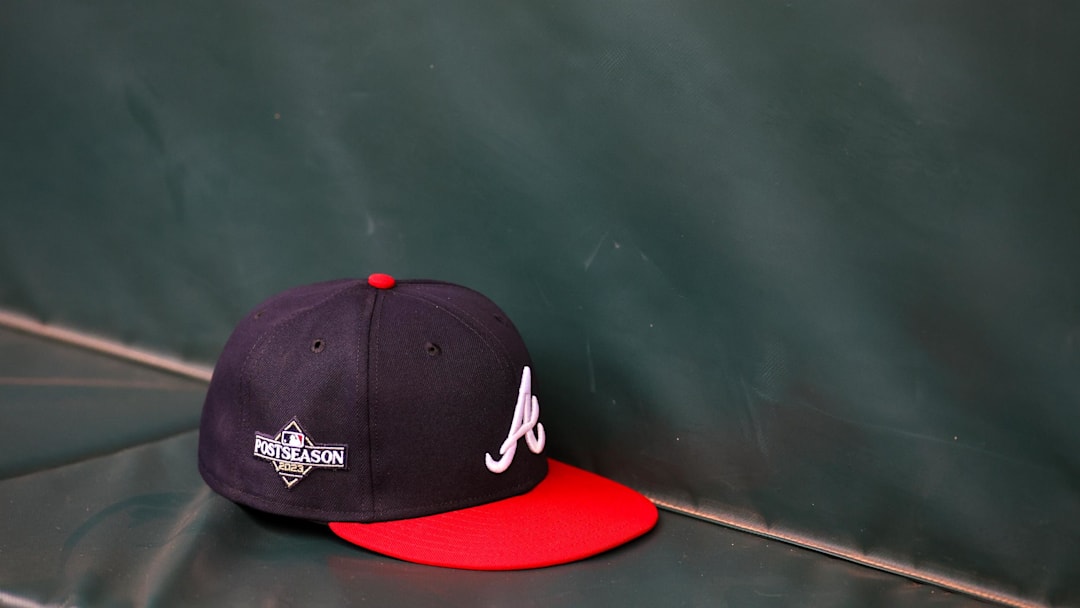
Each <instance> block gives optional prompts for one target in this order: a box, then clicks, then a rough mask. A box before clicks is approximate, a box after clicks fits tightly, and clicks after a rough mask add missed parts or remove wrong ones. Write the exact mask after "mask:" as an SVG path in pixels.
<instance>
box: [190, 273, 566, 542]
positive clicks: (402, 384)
mask: <svg viewBox="0 0 1080 608" xmlns="http://www.w3.org/2000/svg"><path fill="white" fill-rule="evenodd" d="M530 367H531V360H530V358H529V353H528V351H527V350H526V348H525V344H524V342H523V341H522V339H521V336H520V335H519V334H518V331H517V329H515V327H514V326H513V324H512V323H511V321H510V319H509V318H508V317H507V316H506V315H505V314H504V313H503V312H502V311H501V310H500V309H499V308H498V307H497V306H496V305H495V304H494V303H492V302H491V301H490V300H488V299H487V298H486V297H484V296H483V295H481V294H479V293H477V292H475V291H473V290H471V289H468V288H465V287H461V286H459V285H454V284H450V283H443V282H437V281H394V280H393V279H391V278H390V277H387V276H385V275H373V276H372V278H371V279H369V280H362V279H344V280H338V281H329V282H324V283H317V284H313V285H306V286H303V287H296V288H293V289H290V290H288V291H285V292H283V293H280V294H278V295H275V296H273V297H271V298H269V299H268V300H266V301H265V302H263V303H262V304H260V305H259V306H257V307H256V308H255V309H254V310H253V311H252V312H251V313H249V314H248V315H247V316H246V317H245V318H244V319H243V320H242V321H241V322H240V323H239V324H238V325H237V327H236V329H235V330H234V332H233V334H232V336H231V337H230V338H229V340H228V342H227V343H226V345H225V348H224V349H223V351H222V353H221V356H220V358H219V359H218V362H217V365H216V367H215V368H214V376H213V379H212V381H211V383H210V388H209V390H208V392H207V396H206V402H205V404H204V406H203V414H202V421H201V426H200V436H199V471H200V472H201V473H202V476H203V478H204V479H205V480H206V482H207V484H208V485H209V486H210V487H211V488H213V489H214V490H215V491H217V492H218V493H220V494H222V495H223V496H225V497H227V498H229V499H231V500H233V501H235V502H238V503H241V504H244V505H247V506H250V507H253V508H256V509H259V510H262V511H267V512H271V513H277V514H280V515H287V516H291V517H299V518H304V519H310V520H316V521H355V522H375V521H387V520H394V519H404V518H409V517H418V516H423V515H432V514H435V513H441V512H445V511H451V510H455V509H461V508H466V507H470V506H475V505H479V504H484V503H487V502H492V501H495V500H500V499H502V498H507V497H510V496H514V495H517V494H521V493H524V492H526V491H528V490H530V489H531V488H532V487H534V486H535V485H536V484H537V483H539V482H540V481H541V480H542V479H543V478H544V476H545V475H546V474H547V460H546V458H545V457H544V456H543V454H542V451H541V450H540V449H533V448H537V446H536V441H535V435H532V436H531V437H532V439H533V440H532V441H530V442H529V448H530V449H526V448H525V446H524V445H523V446H522V447H521V448H519V449H517V450H516V454H512V455H511V456H512V462H510V463H509V466H506V467H504V468H505V470H502V471H501V472H495V470H494V469H492V468H489V466H486V464H485V461H486V459H490V458H491V457H492V456H494V457H496V458H498V457H499V454H500V446H502V445H503V444H504V442H507V437H508V431H509V432H510V433H511V434H513V428H512V427H514V426H516V427H520V426H521V425H520V416H521V415H522V414H521V407H520V406H519V407H518V408H517V411H515V406H516V405H517V404H518V403H519V401H520V400H519V393H521V392H522V389H523V387H525V386H526V380H525V379H524V378H523V373H524V376H525V377H528V376H529V373H530V372H529V370H528V369H526V368H530ZM532 424H536V422H535V420H533V421H532ZM535 430H537V429H533V430H531V431H530V432H534V431H535ZM538 430H540V432H541V434H542V427H540V428H539V429H538ZM514 443H515V444H516V440H515V441H514ZM539 443H540V446H539V447H541V448H542V443H543V442H542V438H541V440H540V442H539ZM503 464H506V459H503Z"/></svg>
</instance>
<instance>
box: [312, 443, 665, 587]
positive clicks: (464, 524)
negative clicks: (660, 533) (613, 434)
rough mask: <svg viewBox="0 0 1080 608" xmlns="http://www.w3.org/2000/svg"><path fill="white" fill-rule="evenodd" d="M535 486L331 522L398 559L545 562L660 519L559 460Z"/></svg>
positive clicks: (454, 564)
mask: <svg viewBox="0 0 1080 608" xmlns="http://www.w3.org/2000/svg"><path fill="white" fill-rule="evenodd" d="M548 465H549V466H548V474H547V477H545V478H544V480H543V481H541V482H540V483H539V484H538V485H537V486H536V487H535V488H533V489H532V490H530V491H528V492H526V493H525V494H521V495H519V496H513V497H510V498H506V499H503V500H499V501H496V502H491V503H487V504H483V505H479V506H476V507H470V508H467V509H459V510H457V511H449V512H447V513H439V514H436V515H429V516H426V517H416V518H412V519H402V520H397V521H385V522H377V523H369V524H364V523H353V522H332V523H331V524H330V529H331V530H333V532H334V534H337V535H338V536H340V537H341V538H343V539H345V540H347V541H349V542H351V543H353V544H355V545H359V546H361V547H364V548H366V549H370V550H372V551H375V552H377V553H382V554H383V555H389V556H391V557H396V558H398V559H402V560H406V561H410V562H416V563H419V564H429V565H432V566H443V567H447V568H464V569H468V570H520V569H525V568H542V567H544V566H553V565H556V564H562V563H566V562H572V561H575V560H579V559H583V558H586V557H589V556H592V555H596V554H598V553H602V552H604V551H607V550H608V549H612V548H614V547H617V546H619V545H621V544H623V543H625V542H627V541H629V540H632V539H634V538H637V537H638V536H641V535H642V534H644V533H646V532H648V531H649V530H651V529H652V527H653V526H654V525H656V519H657V511H656V506H655V505H653V504H652V503H651V502H649V500H648V499H647V498H645V497H644V496H642V495H641V494H638V493H637V492H635V491H634V490H631V489H630V488H628V487H626V486H624V485H621V484H619V483H616V482H614V481H611V480H610V479H606V478H604V477H600V476H599V475H596V474H594V473H590V472H588V471H584V470H582V469H579V468H577V467H572V466H570V465H568V464H563V463H561V462H558V461H556V460H551V459H549V460H548Z"/></svg>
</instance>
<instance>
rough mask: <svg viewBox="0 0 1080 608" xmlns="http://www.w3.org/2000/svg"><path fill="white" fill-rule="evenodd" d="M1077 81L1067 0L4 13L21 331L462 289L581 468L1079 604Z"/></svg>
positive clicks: (184, 349) (3, 195) (176, 350)
mask: <svg viewBox="0 0 1080 608" xmlns="http://www.w3.org/2000/svg"><path fill="white" fill-rule="evenodd" d="M1078 75H1080V9H1078V8H1077V7H1076V6H1075V5H1073V4H1067V3H1052V2H1032V3H1005V2H929V1H927V2H906V3H884V4H875V5H870V3H864V2H849V3H843V2H818V3H806V2H776V3H771V2H770V3H762V2H728V1H724V2H704V1H703V2H689V1H677V2H651V3H646V2H627V1H607V2H570V1H565V2H547V3H523V2H517V3H507V2H494V1H492V2H484V1H481V0H466V1H464V2H453V3H422V2H412V1H411V0H409V1H404V2H393V3H370V2H358V3H346V4H345V5H342V4H340V3H331V2H296V3H290V2H277V1H275V2H250V3H245V2H239V1H234V0H229V1H226V2H183V3H181V2H170V3H158V4H154V5H153V6H146V5H145V3H140V2H119V1H107V2H97V3H91V4H86V3H77V2H23V1H18V2H7V3H4V4H2V5H0V204H2V205H3V211H4V213H3V216H2V220H0V307H3V308H7V309H10V310H17V311H22V312H25V313H29V314H32V315H34V316H36V317H38V318H40V319H43V320H45V321H48V322H50V323H56V324H61V325H65V326H69V327H75V328H81V329H84V330H89V331H92V332H95V333H99V334H104V335H107V336H111V337H113V338H116V339H119V340H122V341H124V342H126V343H130V344H133V345H136V346H140V347H148V348H152V349H156V350H161V351H166V352H170V353H173V354H175V355H178V356H180V357H183V358H185V359H188V360H192V361H196V362H203V363H210V362H212V361H213V360H214V359H215V358H216V356H217V353H218V351H219V349H220V347H221V345H222V344H223V342H224V340H225V338H226V337H227V335H228V333H229V331H230V330H231V328H232V325H233V323H235V322H236V320H237V319H238V318H239V317H240V316H241V315H242V314H243V312H244V311H246V310H247V309H249V308H250V307H252V306H254V305H255V304H256V303H257V302H258V301H259V300H261V299H263V298H265V297H266V296H269V295H271V294H272V293H274V292H276V291H278V290H281V289H283V288H285V287H288V286H291V285H295V284H299V283H306V282H312V281H316V280H322V279H328V278H335V277H340V276H364V275H366V274H368V273H370V272H389V273H392V274H395V275H397V276H399V277H426V278H439V279H446V280H451V281H456V282H461V283H464V284H467V285H469V286H472V287H475V288H477V289H479V290H481V291H483V292H484V293H486V294H487V295H489V296H490V297H492V299H494V300H495V301H496V302H498V303H499V304H500V305H502V306H503V308H505V309H506V310H507V312H508V313H509V314H510V315H511V316H512V317H513V319H514V320H515V322H516V323H517V324H518V326H519V328H520V329H521V330H522V332H523V334H524V336H525V338H526V341H527V342H528V344H529V345H530V348H531V350H532V351H533V355H534V358H535V359H536V367H537V375H538V394H539V395H540V396H541V397H542V399H543V401H544V404H545V409H544V419H545V426H546V427H547V428H548V431H549V435H550V446H551V450H552V451H553V453H554V454H555V455H556V456H559V457H561V458H564V459H566V460H569V461H571V462H574V463H576V464H580V465H583V466H586V467H588V468H592V469H594V470H598V471H600V472H602V473H604V474H607V475H609V476H612V477H615V478H617V479H620V480H622V481H624V482H627V483H629V484H631V485H633V486H634V487H636V488H638V489H641V490H642V491H644V492H646V493H648V494H649V495H650V496H652V497H654V498H657V499H659V500H662V501H664V502H665V503H669V504H671V505H674V506H676V507H677V508H682V509H689V510H693V511H695V512H697V513H699V514H700V515H703V516H705V517H718V518H722V519H729V520H730V519H740V520H742V521H746V522H752V523H753V524H754V525H757V526H760V527H763V528H769V529H771V530H775V531H777V532H782V533H785V534H794V535H802V536H804V537H806V538H808V539H811V540H816V541H819V542H825V543H831V544H833V545H837V546H843V547H848V548H850V549H851V550H852V551H853V552H855V553H860V554H866V555H868V556H872V557H876V558H882V559H889V560H892V561H895V562H897V563H900V564H906V565H908V566H909V567H914V568H918V569H920V570H921V571H924V572H931V573H938V574H941V575H945V576H951V577H955V578H957V579H960V580H963V581H966V582H969V583H971V584H976V585H984V586H986V587H988V588H992V589H997V590H1001V591H1003V592H1006V593H1010V594H1016V595H1019V596H1022V597H1028V598H1033V599H1037V600H1040V601H1052V602H1060V603H1065V604H1068V603H1072V604H1076V603H1080V585H1078V583H1077V581H1076V578H1075V573H1076V572H1078V571H1080V551H1077V546H1078V545H1080V450H1078V449H1077V447H1076V446H1077V445H1078V440H1080V236H1078V233H1080V143H1078V142H1080V114H1078V108H1080V77H1078ZM192 458H194V456H192Z"/></svg>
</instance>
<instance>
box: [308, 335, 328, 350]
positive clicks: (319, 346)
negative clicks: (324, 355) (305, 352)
mask: <svg viewBox="0 0 1080 608" xmlns="http://www.w3.org/2000/svg"><path fill="white" fill-rule="evenodd" d="M324 348H326V342H323V340H322V338H319V339H317V340H315V341H314V342H312V343H311V352H313V353H321V352H322V351H323V349H324Z"/></svg>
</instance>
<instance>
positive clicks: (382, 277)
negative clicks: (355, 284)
mask: <svg viewBox="0 0 1080 608" xmlns="http://www.w3.org/2000/svg"><path fill="white" fill-rule="evenodd" d="M367 282H368V285H371V286H372V287H374V288H375V289H390V288H391V287H393V286H394V285H397V281H395V280H394V277H392V276H390V275H388V274H380V273H375V274H373V275H371V276H370V277H368V278H367Z"/></svg>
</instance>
